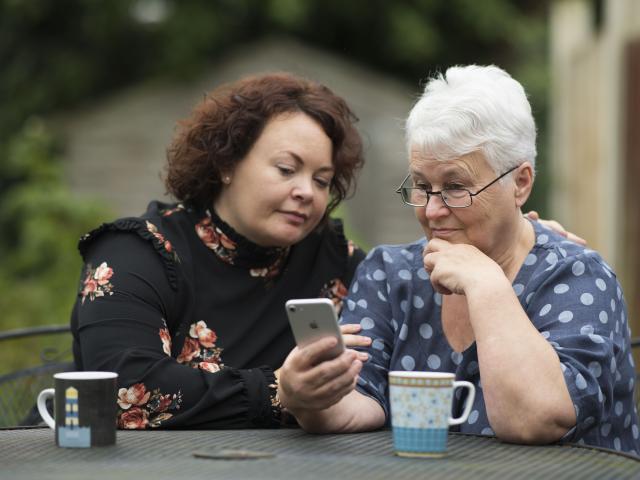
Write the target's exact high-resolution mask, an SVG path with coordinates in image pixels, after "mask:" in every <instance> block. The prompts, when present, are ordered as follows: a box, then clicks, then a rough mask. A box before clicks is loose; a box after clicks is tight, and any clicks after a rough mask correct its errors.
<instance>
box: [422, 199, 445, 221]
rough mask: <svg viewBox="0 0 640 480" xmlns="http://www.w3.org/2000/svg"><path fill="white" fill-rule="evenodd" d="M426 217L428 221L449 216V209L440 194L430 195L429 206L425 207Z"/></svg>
mask: <svg viewBox="0 0 640 480" xmlns="http://www.w3.org/2000/svg"><path fill="white" fill-rule="evenodd" d="M424 210H425V216H426V217H427V219H428V220H436V219H438V218H441V217H446V216H447V215H449V213H450V210H449V207H447V205H446V204H445V203H444V200H443V199H442V196H441V195H440V194H435V195H429V199H428V200H427V204H426V205H425V207H424Z"/></svg>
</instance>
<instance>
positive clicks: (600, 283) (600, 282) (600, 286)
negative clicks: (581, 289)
mask: <svg viewBox="0 0 640 480" xmlns="http://www.w3.org/2000/svg"><path fill="white" fill-rule="evenodd" d="M596 287H598V289H599V290H600V291H602V292H604V291H605V290H606V289H607V284H606V283H604V280H603V279H601V278H596Z"/></svg>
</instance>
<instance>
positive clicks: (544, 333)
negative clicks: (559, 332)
mask: <svg viewBox="0 0 640 480" xmlns="http://www.w3.org/2000/svg"><path fill="white" fill-rule="evenodd" d="M540 335H542V337H543V338H546V339H548V338H549V337H550V336H551V334H550V333H549V332H546V331H545V332H540Z"/></svg>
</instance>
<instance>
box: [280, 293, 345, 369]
mask: <svg viewBox="0 0 640 480" xmlns="http://www.w3.org/2000/svg"><path fill="white" fill-rule="evenodd" d="M285 309H286V310H287V316H288V317H289V324H290V325H291V330H292V331H293V336H294V338H295V339H296V344H297V345H298V346H299V347H304V346H306V345H308V344H310V343H312V342H314V341H316V340H319V339H321V338H323V337H335V338H337V339H338V343H337V344H336V345H335V347H333V348H332V349H331V350H329V352H328V353H327V356H326V357H325V358H323V360H327V359H331V358H335V357H337V356H338V355H340V354H341V353H342V352H344V343H343V342H342V334H341V333H340V327H339V326H338V317H337V315H336V310H335V308H334V306H333V302H332V301H331V300H329V299H328V298H301V299H295V300H289V301H288V302H287V303H285Z"/></svg>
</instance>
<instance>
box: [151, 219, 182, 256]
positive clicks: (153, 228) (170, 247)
mask: <svg viewBox="0 0 640 480" xmlns="http://www.w3.org/2000/svg"><path fill="white" fill-rule="evenodd" d="M145 222H146V224H147V230H148V231H149V233H151V234H152V235H153V236H154V237H155V238H156V240H157V241H158V243H159V244H160V245H161V246H162V247H163V248H164V249H165V250H166V251H167V252H168V253H169V254H170V255H171V257H172V258H173V260H174V261H175V262H179V261H180V259H179V258H178V254H177V253H176V252H175V250H174V249H173V245H171V242H170V241H169V240H167V239H165V238H164V235H162V234H161V233H160V232H159V231H158V227H156V226H155V225H154V224H153V223H151V222H150V221H149V220H145Z"/></svg>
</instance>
